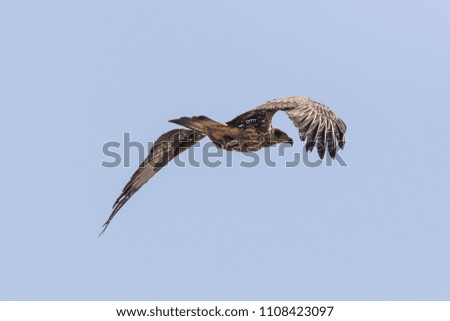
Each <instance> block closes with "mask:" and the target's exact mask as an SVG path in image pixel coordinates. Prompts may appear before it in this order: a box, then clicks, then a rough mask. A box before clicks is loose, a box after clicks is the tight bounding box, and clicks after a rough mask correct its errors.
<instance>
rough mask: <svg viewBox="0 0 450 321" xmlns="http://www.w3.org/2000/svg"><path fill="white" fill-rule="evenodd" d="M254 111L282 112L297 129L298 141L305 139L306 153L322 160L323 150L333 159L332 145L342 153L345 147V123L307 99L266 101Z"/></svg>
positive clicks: (329, 111)
mask: <svg viewBox="0 0 450 321" xmlns="http://www.w3.org/2000/svg"><path fill="white" fill-rule="evenodd" d="M255 110H274V111H278V110H282V111H284V112H286V114H287V115H288V116H289V118H290V119H291V120H292V122H293V123H294V125H295V127H297V128H298V129H299V134H300V139H301V140H302V141H304V140H305V139H306V150H307V151H312V150H313V148H314V146H315V145H317V152H318V153H319V157H320V158H321V159H322V158H323V156H324V155H325V146H327V149H328V152H329V153H330V156H331V157H332V158H334V157H335V156H336V143H337V145H338V146H339V147H340V148H341V149H342V148H344V145H345V137H344V133H345V131H346V130H347V126H346V125H345V123H344V122H343V121H342V120H341V119H340V118H339V117H338V116H337V115H336V114H335V113H334V112H333V111H332V110H331V109H330V108H328V107H327V106H325V105H322V104H320V103H318V102H316V101H314V100H312V99H310V98H308V97H301V96H292V97H285V98H277V99H274V100H269V101H268V102H266V103H265V104H263V105H261V106H258V107H257V108H256V109H255Z"/></svg>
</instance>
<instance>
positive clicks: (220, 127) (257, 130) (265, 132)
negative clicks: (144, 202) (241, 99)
mask: <svg viewBox="0 0 450 321" xmlns="http://www.w3.org/2000/svg"><path fill="white" fill-rule="evenodd" d="M279 110H281V111H284V112H286V114H287V115H288V116H289V118H290V119H291V121H292V122H293V123H294V125H295V127H297V128H298V130H299V135H300V139H301V140H302V141H305V140H306V150H307V151H312V150H313V148H314V146H316V148H317V152H318V154H319V157H320V158H321V159H322V158H323V157H324V155H325V150H328V153H329V155H330V156H331V157H332V158H335V156H336V150H337V146H339V148H341V149H342V148H344V144H345V138H344V133H345V131H346V129H347V127H346V125H345V123H344V122H343V121H342V120H341V119H340V118H339V117H338V116H337V115H336V114H335V113H334V112H333V111H331V109H330V108H328V107H326V106H325V105H322V104H320V103H318V102H316V101H314V100H312V99H310V98H308V97H304V96H291V97H284V98H277V99H273V100H269V101H268V102H266V103H265V104H262V105H260V106H258V107H256V108H255V109H252V110H250V111H248V112H246V113H244V114H242V115H239V116H237V117H236V118H234V119H232V120H230V121H229V122H226V123H223V122H217V121H215V120H212V119H210V118H208V117H206V116H195V117H182V118H178V119H173V120H170V121H169V122H171V123H175V124H178V125H181V126H183V127H185V128H179V129H173V130H171V131H169V132H167V133H165V134H163V135H162V136H161V137H159V138H158V139H157V140H156V142H155V143H154V144H153V146H152V148H151V150H150V153H149V155H148V156H147V158H146V159H145V160H144V161H143V162H142V163H141V165H140V166H139V168H138V169H137V170H136V172H135V173H134V174H133V175H132V176H131V178H130V180H129V182H128V183H127V184H126V185H125V187H124V188H123V190H122V193H121V194H120V196H119V197H118V198H117V200H116V201H115V203H114V205H113V210H112V213H111V214H110V216H109V218H108V220H107V221H106V222H105V224H104V225H103V230H102V232H101V233H100V235H101V234H103V233H104V232H105V230H106V228H107V227H108V225H109V224H110V223H111V221H112V219H113V218H114V216H115V215H116V214H117V212H118V211H119V210H120V209H121V208H122V206H124V205H125V203H126V202H127V201H128V200H129V199H130V198H131V196H133V194H134V193H136V192H137V191H138V190H139V189H140V188H141V187H142V186H143V185H144V184H145V183H147V182H148V181H149V179H150V178H152V177H153V175H155V174H156V173H157V172H158V171H159V170H160V169H161V168H162V167H164V166H165V165H167V163H168V162H169V161H171V160H172V159H173V158H175V157H176V156H178V155H179V154H180V153H182V152H183V151H185V150H186V149H188V148H189V147H191V146H192V145H194V144H195V143H196V142H198V141H200V140H201V139H203V138H205V137H206V136H208V138H209V139H211V141H212V142H213V143H214V144H215V145H216V146H217V147H218V148H222V149H225V150H230V151H238V152H254V151H257V150H259V149H261V148H263V147H269V146H273V145H276V144H281V143H288V144H291V145H292V144H293V140H292V138H291V137H289V136H288V134H286V133H285V132H283V131H282V130H280V129H278V128H274V127H273V126H272V117H273V115H274V114H275V113H276V112H277V111H279Z"/></svg>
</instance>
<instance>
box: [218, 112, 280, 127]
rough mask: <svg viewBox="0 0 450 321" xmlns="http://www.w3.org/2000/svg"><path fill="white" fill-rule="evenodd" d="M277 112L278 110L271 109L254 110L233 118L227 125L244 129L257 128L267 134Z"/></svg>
mask: <svg viewBox="0 0 450 321" xmlns="http://www.w3.org/2000/svg"><path fill="white" fill-rule="evenodd" d="M276 112H277V110H271V109H252V110H250V111H248V112H245V113H243V114H241V115H239V116H237V117H235V118H233V119H232V120H230V121H229V122H227V125H228V126H230V127H237V128H242V129H246V128H257V129H259V130H261V131H262V132H266V131H268V130H269V128H270V126H271V122H272V117H273V115H274V114H275V113H276Z"/></svg>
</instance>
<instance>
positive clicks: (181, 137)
mask: <svg viewBox="0 0 450 321" xmlns="http://www.w3.org/2000/svg"><path fill="white" fill-rule="evenodd" d="M204 137H205V135H204V134H202V133H199V132H197V131H194V130H190V129H174V130H171V131H169V132H167V133H165V134H163V135H162V136H161V137H159V138H158V139H157V140H156V142H155V143H154V144H153V146H152V149H151V150H150V153H149V155H148V156H147V158H146V159H145V160H144V161H143V162H142V164H141V165H140V166H139V168H138V169H137V170H136V172H135V173H134V174H133V176H131V178H130V181H129V182H128V183H127V185H125V187H124V188H123V190H122V194H120V196H119V197H118V198H117V200H116V202H115V203H114V205H113V210H112V213H111V215H110V216H109V218H108V220H107V221H106V222H105V224H103V230H102V232H101V233H100V235H101V234H103V232H105V230H106V228H107V227H108V225H109V223H111V221H112V219H113V218H114V215H116V214H117V212H118V211H119V210H120V209H121V208H122V206H124V205H125V203H126V202H127V201H128V200H129V199H130V198H131V196H133V194H134V193H136V192H137V191H138V190H139V189H140V188H141V187H142V185H144V184H145V183H147V182H148V180H149V179H150V178H152V177H153V175H155V174H156V173H157V172H158V171H159V170H160V169H161V168H162V167H164V166H166V165H167V163H168V162H169V161H171V160H172V159H173V158H175V157H176V156H178V155H179V154H180V153H182V152H183V151H185V150H186V149H188V148H189V147H191V146H192V145H194V144H195V143H196V142H198V141H200V140H201V139H202V138H204ZM100 235H99V236H100Z"/></svg>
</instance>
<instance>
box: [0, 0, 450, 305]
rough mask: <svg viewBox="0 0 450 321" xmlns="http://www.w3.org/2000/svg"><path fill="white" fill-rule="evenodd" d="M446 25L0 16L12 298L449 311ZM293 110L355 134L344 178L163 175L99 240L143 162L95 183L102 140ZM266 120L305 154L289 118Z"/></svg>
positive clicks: (163, 7) (55, 11)
mask: <svg viewBox="0 0 450 321" xmlns="http://www.w3.org/2000/svg"><path fill="white" fill-rule="evenodd" d="M449 13H450V4H449V3H448V2H447V1H437V0H431V1H427V2H426V3H425V2H422V1H400V0H399V1H384V0H382V1H376V2H370V3H369V2H363V1H298V0H296V1H293V0H292V1H288V0H282V1H264V0H263V1H261V0H258V1H256V0H255V1H250V0H249V1H206V0H204V1H144V0H140V1H80V0H77V1H70V0H69V1H48V0H44V1H3V2H1V4H0V69H1V70H2V71H1V73H0V88H1V94H0V106H1V110H2V117H1V118H0V124H1V126H0V133H1V137H2V155H3V157H1V159H0V165H1V168H2V174H1V178H2V184H1V185H0V189H1V195H2V202H0V215H1V222H2V223H1V224H0V243H1V248H0V251H1V252H0V257H1V264H0V289H1V290H0V299H3V300H12V299H14V300H242V299H246V300H367V299H370V300H392V299H395V300H412V299H414V300H417V299H421V300H430V299H434V300H449V299H450V277H449V276H448V271H450V254H449V247H450V233H449V231H450V206H449V204H448V192H449V179H450V174H449V171H448V169H447V168H446V166H447V165H446V164H448V162H449V161H450V149H449V144H448V142H447V140H446V137H447V135H448V133H447V132H448V121H449V117H450V112H449V108H448V106H449V105H450V94H449V84H450V61H449V57H450V43H449V42H448V40H447V39H448V30H449V27H450V25H449V22H448V15H449ZM290 95H305V96H309V97H311V98H313V99H315V100H317V101H320V102H322V103H324V104H326V105H328V106H330V107H331V108H332V109H333V110H334V111H335V112H336V113H338V115H339V116H340V117H341V118H342V119H343V120H344V121H345V122H346V124H347V126H348V133H347V140H348V142H347V145H346V148H345V150H344V151H342V152H341V153H340V155H341V156H342V158H343V159H344V160H345V162H346V163H347V164H348V166H346V167H342V166H338V165H336V163H335V164H334V165H333V166H328V167H327V166H319V167H317V168H309V167H307V166H304V165H299V166H298V167H295V168H286V167H284V166H277V167H276V168H270V167H268V166H265V165H260V166H258V167H256V168H242V167H239V166H238V164H237V163H234V166H233V167H232V168H226V167H224V166H221V167H219V168H207V167H206V166H204V165H202V166H200V168H195V167H192V166H187V167H186V168H179V167H177V166H174V164H171V165H169V166H168V167H167V168H165V169H163V170H162V171H161V172H160V173H158V174H157V175H156V176H155V177H154V178H153V179H152V180H151V181H150V183H148V184H147V185H145V186H144V187H143V188H142V189H141V190H140V191H139V192H138V193H136V194H135V195H134V196H133V198H132V199H131V200H130V201H129V202H128V203H127V204H126V206H124V207H123V209H122V210H121V211H120V213H119V214H118V215H117V216H116V218H115V220H114V221H113V223H112V224H111V226H110V227H109V229H108V230H107V231H106V233H105V234H104V236H102V237H101V238H97V235H98V233H99V232H100V228H101V225H102V224H103V222H104V221H105V220H106V218H107V217H108V215H109V213H110V210H111V206H112V204H113V202H114V200H115V199H116V197H117V196H118V195H119V194H120V191H121V189H122V187H123V186H124V184H125V183H126V182H127V181H128V179H129V177H130V176H131V175H132V173H133V172H134V170H135V168H136V167H137V165H138V155H137V153H134V154H132V155H131V167H128V168H126V167H124V166H119V167H116V168H105V167H102V166H101V164H102V162H103V161H105V160H107V158H106V157H105V156H104V155H103V154H102V146H103V144H104V143H105V142H108V141H118V142H121V141H122V139H123V135H124V133H130V137H131V138H132V139H133V140H135V141H139V142H142V143H146V142H149V141H152V140H154V139H156V138H157V137H158V136H159V135H160V134H162V133H163V132H165V131H167V130H169V129H172V128H174V126H173V125H172V124H170V123H168V122H167V120H169V119H173V118H178V117H181V116H191V115H207V116H209V117H211V118H214V119H217V120H223V121H226V120H230V119H231V118H233V117H235V116H236V115H238V114H240V113H242V112H244V111H246V110H249V109H251V108H253V107H255V106H257V105H259V104H261V103H263V102H265V101H266V100H269V99H272V98H277V97H283V96H290ZM274 123H275V125H276V126H277V127H279V128H282V129H283V130H285V131H286V132H288V133H289V134H290V135H291V136H292V137H295V144H294V147H293V148H292V150H293V151H297V152H301V151H302V148H303V144H302V143H301V142H300V141H299V140H298V138H297V134H296V129H295V128H294V126H293V125H292V124H291V123H290V121H289V119H288V118H287V116H286V115H284V114H281V113H280V114H279V115H278V114H277V115H276V117H275V118H274ZM204 143H205V142H204ZM204 143H203V144H204ZM292 150H291V151H289V153H291V154H292V153H293V151H292ZM196 152H197V153H198V151H196ZM259 153H260V155H262V154H263V152H262V151H261V152H259ZM233 156H236V159H237V160H239V159H243V156H242V155H235V154H233ZM311 157H312V158H314V157H316V154H315V153H314V154H313V155H312V156H311ZM277 159H278V160H280V161H282V160H283V159H284V158H283V157H278V158H277Z"/></svg>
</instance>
